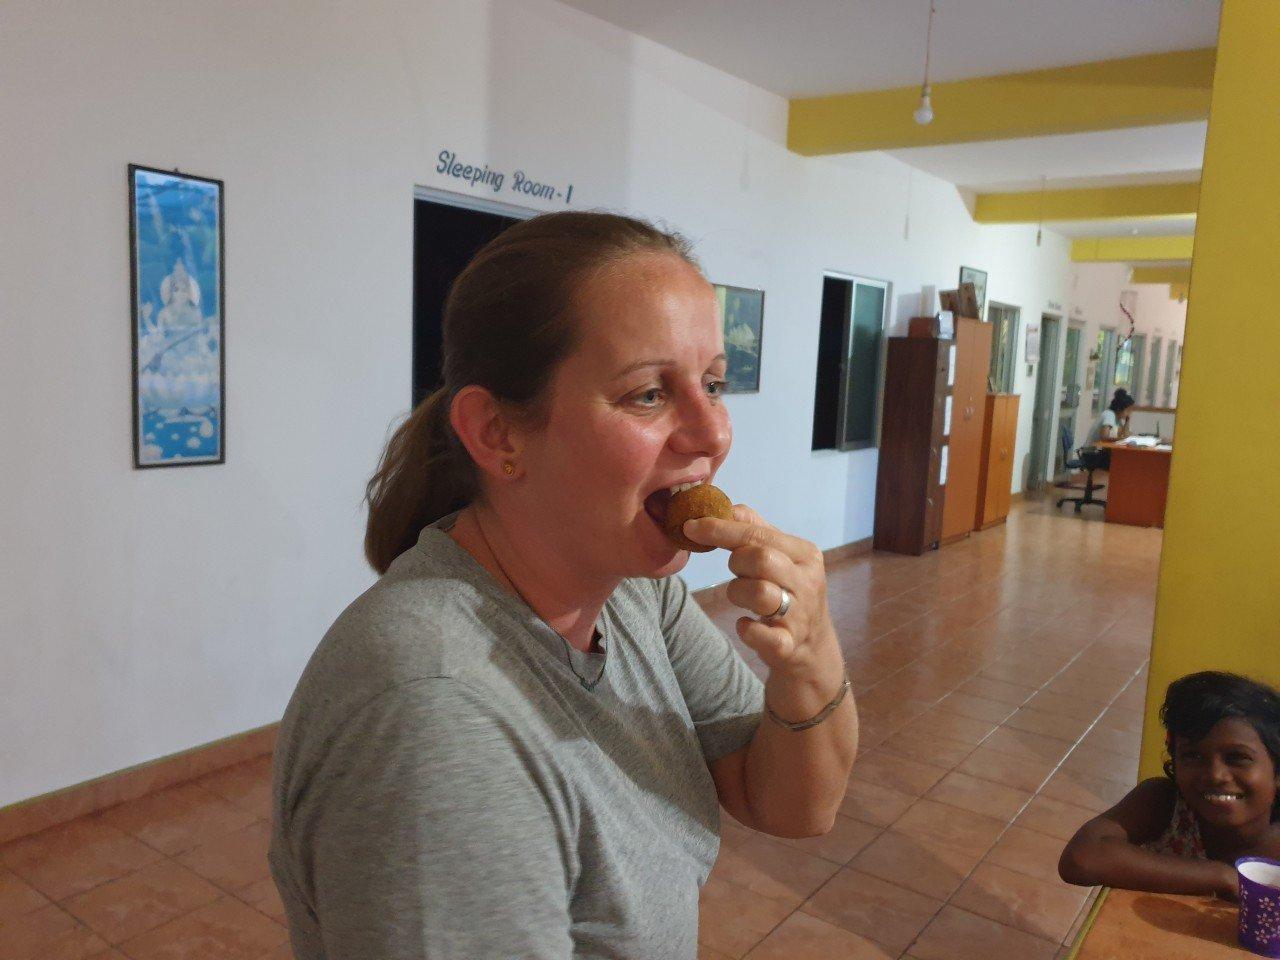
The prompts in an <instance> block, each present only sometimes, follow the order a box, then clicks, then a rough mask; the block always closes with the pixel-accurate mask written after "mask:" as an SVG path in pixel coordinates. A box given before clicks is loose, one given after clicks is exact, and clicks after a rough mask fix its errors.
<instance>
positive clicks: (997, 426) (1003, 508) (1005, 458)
mask: <svg viewBox="0 0 1280 960" xmlns="http://www.w3.org/2000/svg"><path fill="white" fill-rule="evenodd" d="M1017 438H1018V395H1017V394H1016V393H989V394H987V409H986V415H985V416H984V417H983V420H982V462H981V464H980V466H979V468H978V512H977V516H976V517H975V518H974V525H975V526H976V527H977V528H978V529H979V530H985V529H987V527H990V526H994V525H995V524H997V523H1003V522H1004V521H1005V519H1006V518H1007V517H1008V516H1009V499H1010V497H1011V493H1010V491H1011V490H1012V489H1013V451H1014V444H1015V442H1016V441H1017Z"/></svg>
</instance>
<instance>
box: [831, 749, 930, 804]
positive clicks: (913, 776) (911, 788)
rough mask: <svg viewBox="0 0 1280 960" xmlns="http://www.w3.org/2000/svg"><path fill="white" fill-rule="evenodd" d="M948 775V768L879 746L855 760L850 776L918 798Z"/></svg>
mask: <svg viewBox="0 0 1280 960" xmlns="http://www.w3.org/2000/svg"><path fill="white" fill-rule="evenodd" d="M946 774H947V768H946V767H940V766H937V765H935V764H931V763H924V762H922V761H920V760H912V759H911V758H909V757H904V756H901V755H899V754H896V753H892V752H890V751H888V750H884V749H876V750H871V751H869V752H867V753H865V754H863V755H862V756H860V757H858V759H856V760H855V761H854V762H853V771H852V773H851V774H850V776H851V777H853V778H854V779H856V780H865V781H868V782H870V783H874V784H877V785H879V786H882V787H889V788H891V789H893V790H897V791H899V792H901V793H905V794H909V795H910V796H912V797H918V796H921V795H922V794H924V793H925V792H926V791H927V790H928V789H929V788H930V787H932V786H933V785H934V784H935V783H937V782H938V781H939V780H941V779H942V778H943V777H944V776H946Z"/></svg>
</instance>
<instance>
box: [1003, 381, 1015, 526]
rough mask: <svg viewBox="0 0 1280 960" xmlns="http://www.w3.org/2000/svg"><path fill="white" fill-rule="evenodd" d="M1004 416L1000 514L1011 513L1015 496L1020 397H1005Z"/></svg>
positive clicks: (1004, 515) (1005, 515) (1006, 514)
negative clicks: (1015, 456) (1014, 461)
mask: <svg viewBox="0 0 1280 960" xmlns="http://www.w3.org/2000/svg"><path fill="white" fill-rule="evenodd" d="M1002 399H1003V400H1004V417H1003V421H1002V424H1003V431H1002V437H1003V439H1002V440H1001V444H1002V447H1003V449H1004V451H1005V455H1004V459H1003V460H1001V462H1000V463H1001V471H1000V491H1001V494H1000V516H1002V517H1007V516H1008V515H1009V505H1010V503H1011V501H1012V498H1013V458H1014V454H1015V452H1016V451H1017V448H1018V397H1017V396H1010V397H1003V398H1002Z"/></svg>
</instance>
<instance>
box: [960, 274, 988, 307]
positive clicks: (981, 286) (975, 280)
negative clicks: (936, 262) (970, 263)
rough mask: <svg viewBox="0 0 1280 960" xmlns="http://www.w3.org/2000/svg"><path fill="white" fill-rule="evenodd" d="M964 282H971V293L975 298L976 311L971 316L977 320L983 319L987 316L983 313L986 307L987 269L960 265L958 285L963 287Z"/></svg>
mask: <svg viewBox="0 0 1280 960" xmlns="http://www.w3.org/2000/svg"><path fill="white" fill-rule="evenodd" d="M966 283H972V284H973V293H974V297H975V298H976V300H977V304H976V306H977V312H976V313H974V314H973V316H974V317H976V318H977V319H979V320H985V319H986V318H987V317H986V314H985V313H984V311H985V310H986V308H987V271H985V270H978V269H975V268H974V267H961V268H960V281H959V286H961V287H963V286H964V285H965V284H966Z"/></svg>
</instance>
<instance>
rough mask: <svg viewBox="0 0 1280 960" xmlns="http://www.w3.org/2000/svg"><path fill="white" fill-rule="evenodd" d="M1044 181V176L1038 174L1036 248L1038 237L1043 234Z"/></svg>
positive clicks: (1038, 241) (1038, 244) (1038, 242)
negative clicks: (1038, 210) (1038, 213)
mask: <svg viewBox="0 0 1280 960" xmlns="http://www.w3.org/2000/svg"><path fill="white" fill-rule="evenodd" d="M1044 181H1045V175H1044V174H1043V173H1042V174H1040V219H1039V222H1038V223H1037V224H1036V246H1037V247H1038V246H1040V237H1041V236H1042V235H1043V234H1044Z"/></svg>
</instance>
